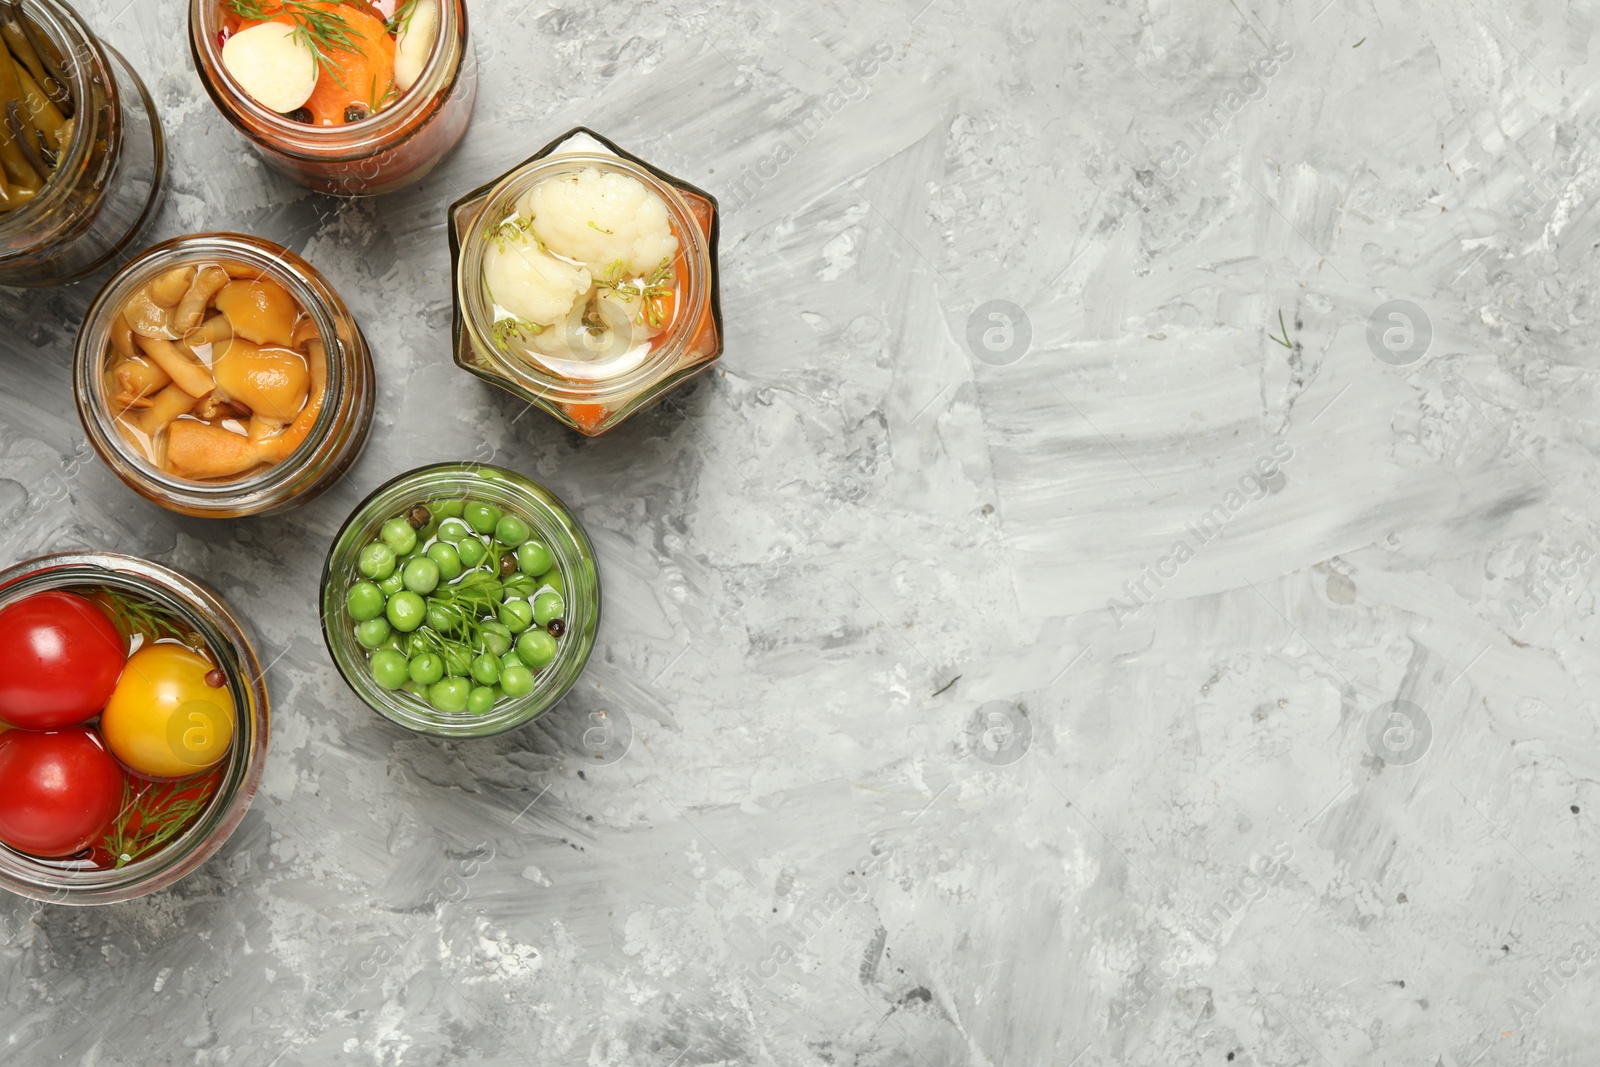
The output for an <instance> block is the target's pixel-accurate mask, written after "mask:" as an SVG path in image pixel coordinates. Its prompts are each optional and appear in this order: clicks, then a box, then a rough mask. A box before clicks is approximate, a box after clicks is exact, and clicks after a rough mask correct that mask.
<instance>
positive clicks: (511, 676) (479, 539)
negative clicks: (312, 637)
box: [322, 464, 600, 737]
mask: <svg viewBox="0 0 1600 1067" xmlns="http://www.w3.org/2000/svg"><path fill="white" fill-rule="evenodd" d="M322 599H323V612H322V615H323V637H324V640H325V641H326V642H327V645H328V649H329V652H330V654H331V655H332V656H333V659H334V662H335V663H336V664H337V666H338V667H339V669H340V672H341V673H342V674H343V676H344V678H345V681H346V682H347V683H348V684H349V685H350V687H351V689H353V690H354V691H355V692H356V694H357V695H358V696H360V697H361V698H362V700H363V701H365V702H366V703H367V704H368V705H369V706H371V707H372V708H373V709H374V710H376V711H378V712H379V713H380V714H382V715H384V716H386V717H387V718H389V719H391V720H393V721H395V722H397V723H399V724H401V725H402V726H405V727H407V728H409V729H412V730H416V731H418V732H422V733H431V734H436V735H440V736H447V737H473V736H487V735H490V734H495V733H500V732H503V731H504V730H509V729H512V728H515V727H516V726H520V725H522V724H524V723H526V722H528V721H529V720H531V719H532V718H534V717H535V716H537V715H538V714H540V713H541V712H543V711H544V710H546V709H548V708H549V707H551V706H553V705H554V704H555V703H556V702H558V701H559V700H560V699H561V697H562V696H564V695H565V694H566V693H567V692H568V691H569V690H570V689H571V687H572V685H573V684H574V683H575V682H576V681H577V678H578V676H579V674H580V673H581V672H582V670H583V667H584V665H585V664H586V663H587V661H588V657H589V654H590V652H591V650H592V649H593V646H594V638H595V631H596V629H597V627H598V623H599V614H600V610H599V608H600V600H599V577H598V574H597V573H596V569H595V563H594V551H593V548H592V546H591V545H590V543H589V539H588V537H587V535H586V534H585V533H584V531H583V528H582V527H581V525H579V523H578V521H577V519H576V517H575V516H573V514H572V513H571V511H570V510H568V509H567V508H566V507H565V505H563V504H562V503H561V502H560V501H559V500H558V499H557V498H555V497H554V496H553V495H551V494H550V493H549V492H548V491H547V490H545V489H544V488H543V487H541V486H539V485H537V484H536V483H534V482H531V481H529V480H528V479H526V478H523V477H521V476H520V475H517V474H514V473H512V472H510V471H506V470H503V469H501V468H496V467H485V466H481V465H476V464H473V465H466V464H460V465H456V464H447V465H441V466H438V467H428V468H423V469H421V470H418V471H413V472H411V473H409V474H406V475H402V476H401V477H399V478H397V479H395V480H394V481H392V482H390V483H388V484H387V485H385V486H383V487H381V488H379V489H378V490H377V491H376V492H375V493H373V495H372V496H371V497H369V498H368V499H367V501H366V502H365V503H363V504H362V505H361V507H360V508H358V509H357V510H356V512H355V513H354V514H353V515H351V517H350V518H349V519H348V520H347V521H346V523H345V525H344V527H343V529H341V531H340V533H339V536H338V537H337V538H336V539H335V542H334V545H333V548H332V549H331V550H330V552H329V555H328V561H327V564H326V565H325V567H324V571H323V581H322Z"/></svg>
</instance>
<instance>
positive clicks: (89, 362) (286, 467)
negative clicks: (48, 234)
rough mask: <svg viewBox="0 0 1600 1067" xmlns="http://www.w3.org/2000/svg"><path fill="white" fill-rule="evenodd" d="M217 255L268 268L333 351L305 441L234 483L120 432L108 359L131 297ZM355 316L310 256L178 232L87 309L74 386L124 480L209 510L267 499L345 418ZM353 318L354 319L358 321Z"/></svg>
mask: <svg viewBox="0 0 1600 1067" xmlns="http://www.w3.org/2000/svg"><path fill="white" fill-rule="evenodd" d="M211 259H236V260H242V261H244V262H246V263H248V264H249V265H251V266H257V267H260V268H261V271H262V274H263V275H265V276H268V277H271V278H272V279H273V280H274V281H276V282H278V283H279V284H281V285H283V286H284V287H285V288H286V289H288V290H289V292H290V294H291V295H292V296H293V297H294V298H295V300H296V301H297V302H298V303H299V304H300V306H301V307H302V308H304V309H305V311H306V313H307V314H308V315H310V316H311V319H312V321H313V322H314V323H315V324H316V327H317V332H318V334H319V335H320V337H321V338H322V344H323V348H324V350H325V351H326V353H327V360H326V361H327V383H326V386H325V390H326V391H325V395H324V399H323V402H322V410H321V411H320V412H319V413H318V414H317V419H316V421H315V422H314V423H312V426H311V429H310V431H309V432H308V433H307V434H306V438H305V440H304V441H302V442H300V444H299V446H298V447H296V449H295V450H294V451H293V452H292V453H290V454H289V456H288V457H287V458H286V459H284V460H282V461H281V462H279V463H276V464H273V465H272V466H270V467H267V468H265V469H264V470H261V471H257V472H256V473H254V474H251V475H247V476H246V477H243V478H237V479H233V480H231V481H217V482H201V481H191V480H189V479H184V478H178V477H176V476H174V475H170V474H168V473H166V472H165V471H162V470H159V469H158V468H156V467H155V465H154V464H152V463H150V461H149V460H147V459H146V458H145V457H144V456H143V455H142V454H141V453H139V452H138V451H137V450H135V449H134V448H133V447H132V446H131V445H129V444H128V442H127V441H126V440H125V439H124V438H123V436H122V434H121V433H120V432H118V431H117V429H116V427H115V425H114V420H113V417H112V415H111V407H110V403H109V401H108V398H107V397H106V396H105V395H104V394H105V375H104V368H105V360H106V357H107V353H108V350H109V346H110V331H111V324H112V323H113V322H114V321H115V319H116V316H117V315H118V314H120V312H121V308H122V304H123V302H124V300H125V299H126V298H127V296H128V295H129V294H130V293H131V292H132V291H133V290H134V289H136V288H138V287H139V286H140V285H143V284H145V283H146V282H148V281H150V280H151V279H152V278H154V277H155V276H156V275H158V274H160V273H162V272H163V271H166V270H170V269H172V268H173V267H176V266H182V265H184V264H188V263H201V262H205V261H207V260H211ZM340 316H344V317H348V311H347V309H346V308H345V307H344V305H343V301H342V300H340V298H339V295H338V293H337V292H336V291H335V290H334V288H333V286H332V285H331V284H330V283H329V282H328V280H327V279H326V278H325V277H323V275H322V273H321V272H320V271H318V270H317V269H316V268H315V267H313V266H312V265H311V264H310V263H308V262H307V261H306V260H304V259H302V258H301V257H300V256H298V255H296V254H295V253H294V252H291V251H290V250H289V249H287V248H284V247H283V246H282V245H279V244H277V243H276V242H273V241H268V240H266V239H265V238H261V237H252V236H250V235H248V234H240V233H226V232H219V233H198V234H187V235H185V236H182V237H174V238H172V239H170V240H167V241H163V242H161V243H160V244H158V245H154V246H152V247H150V248H147V249H145V250H144V251H143V252H141V253H140V254H139V255H137V256H135V257H134V258H133V259H131V260H129V261H128V262H127V263H126V264H124V265H123V266H122V268H121V269H120V270H118V271H117V273H116V274H114V275H112V276H111V278H110V279H108V280H107V281H106V283H105V285H104V286H102V287H101V289H100V291H99V293H97V294H96V295H95V299H94V301H93V302H92V303H91V304H90V305H89V309H88V311H87V312H85V313H84V318H83V325H82V326H81V327H80V328H79V331H78V340H77V345H76V348H75V350H74V353H73V364H74V365H73V388H74V391H75V393H76V394H77V396H76V399H77V406H78V416H79V420H80V421H81V422H82V423H83V427H84V430H85V432H86V433H87V434H88V435H89V439H90V443H91V444H93V445H94V446H95V450H96V451H97V452H99V453H100V454H101V455H102V456H104V455H105V454H106V453H107V451H110V452H111V453H114V454H115V455H116V456H117V457H118V458H119V459H120V460H122V464H120V465H114V467H115V469H116V472H117V474H118V475H119V477H121V478H123V480H124V481H133V482H137V483H138V487H142V488H143V489H147V490H149V491H151V492H153V493H156V494H158V495H160V496H161V497H163V498H170V499H174V500H176V501H179V502H181V503H182V504H184V505H186V506H189V507H195V508H201V509H214V510H220V509H226V510H228V511H230V512H234V511H237V510H238V509H240V508H241V507H246V506H247V505H248V503H249V502H250V501H252V500H255V499H260V498H262V497H268V498H270V497H271V496H272V495H273V493H274V492H275V491H276V490H279V489H281V488H283V487H284V486H286V485H289V484H291V483H293V482H294V481H295V480H296V479H297V478H299V476H300V475H301V474H302V473H303V471H304V470H305V469H306V467H307V466H308V465H309V464H311V463H312V462H313V461H314V460H315V458H316V456H317V455H318V453H319V452H320V450H321V448H322V447H323V445H324V444H325V443H326V441H327V438H328V437H329V436H330V435H331V433H332V432H333V429H334V426H335V423H336V422H337V421H338V419H339V412H340V410H341V408H342V400H343V396H344V393H345V391H346V390H347V389H348V388H349V383H348V381H347V380H346V362H347V360H348V359H350V358H351V351H350V350H351V348H352V347H353V346H354V345H355V343H356V339H355V338H352V339H351V340H350V341H349V342H347V341H345V340H344V339H343V338H341V337H340V336H339V332H338V325H337V319H338V317H340ZM352 321H353V320H352Z"/></svg>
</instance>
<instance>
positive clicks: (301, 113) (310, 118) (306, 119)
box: [283, 107, 316, 126]
mask: <svg viewBox="0 0 1600 1067" xmlns="http://www.w3.org/2000/svg"><path fill="white" fill-rule="evenodd" d="M283 117H284V118H286V119H288V120H290V121H291V122H303V123H305V124H306V125H307V126H309V125H311V124H312V123H313V122H315V121H316V116H314V115H312V114H311V109H310V108H309V107H297V108H295V109H294V110H293V111H291V112H289V113H288V114H287V115H285V116H283Z"/></svg>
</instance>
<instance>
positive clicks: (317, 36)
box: [225, 0, 414, 92]
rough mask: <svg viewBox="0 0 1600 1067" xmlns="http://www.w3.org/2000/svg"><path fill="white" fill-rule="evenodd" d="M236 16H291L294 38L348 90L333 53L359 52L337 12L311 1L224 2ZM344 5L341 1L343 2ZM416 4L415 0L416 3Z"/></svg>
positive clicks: (256, 18) (264, 18)
mask: <svg viewBox="0 0 1600 1067" xmlns="http://www.w3.org/2000/svg"><path fill="white" fill-rule="evenodd" d="M225 2H226V3H227V5H228V6H229V7H231V8H232V9H233V12H234V14H236V15H238V16H239V17H240V18H243V19H247V20H249V21H252V22H270V21H272V20H273V19H275V18H277V17H278V16H279V15H288V16H289V18H290V19H291V20H292V21H293V22H294V35H295V39H296V40H298V41H300V42H301V43H302V44H304V45H305V46H306V47H307V48H310V49H311V51H312V54H313V55H315V56H316V57H317V65H318V66H319V67H321V68H322V69H323V70H325V71H327V73H328V77H330V78H332V79H333V80H334V83H335V84H337V85H338V86H339V88H341V89H344V90H345V91H346V92H348V91H349V89H350V86H349V85H347V84H345V80H344V72H343V71H342V70H340V69H339V66H338V64H336V63H335V62H334V61H333V57H332V56H331V55H329V53H330V52H351V53H354V52H360V51H361V46H360V44H359V43H357V41H356V35H355V30H354V29H352V28H351V26H350V21H349V20H348V19H346V18H345V17H344V16H343V15H341V14H339V13H338V12H337V11H329V10H325V9H323V8H321V7H317V6H315V5H314V4H313V3H312V0H225ZM341 2H342V0H341ZM413 2H414V0H413Z"/></svg>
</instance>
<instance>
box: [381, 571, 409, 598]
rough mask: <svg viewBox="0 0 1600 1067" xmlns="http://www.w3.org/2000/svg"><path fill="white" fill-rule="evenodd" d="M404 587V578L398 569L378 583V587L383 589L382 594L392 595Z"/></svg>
mask: <svg viewBox="0 0 1600 1067" xmlns="http://www.w3.org/2000/svg"><path fill="white" fill-rule="evenodd" d="M405 587H406V580H405V578H404V577H403V576H402V575H401V574H400V573H399V572H398V571H396V572H395V573H394V574H391V575H389V577H387V578H385V579H384V580H383V581H381V582H379V583H378V588H379V589H381V590H383V595H384V596H394V595H395V594H396V593H398V592H399V591H400V590H402V589H404V588H405Z"/></svg>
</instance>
